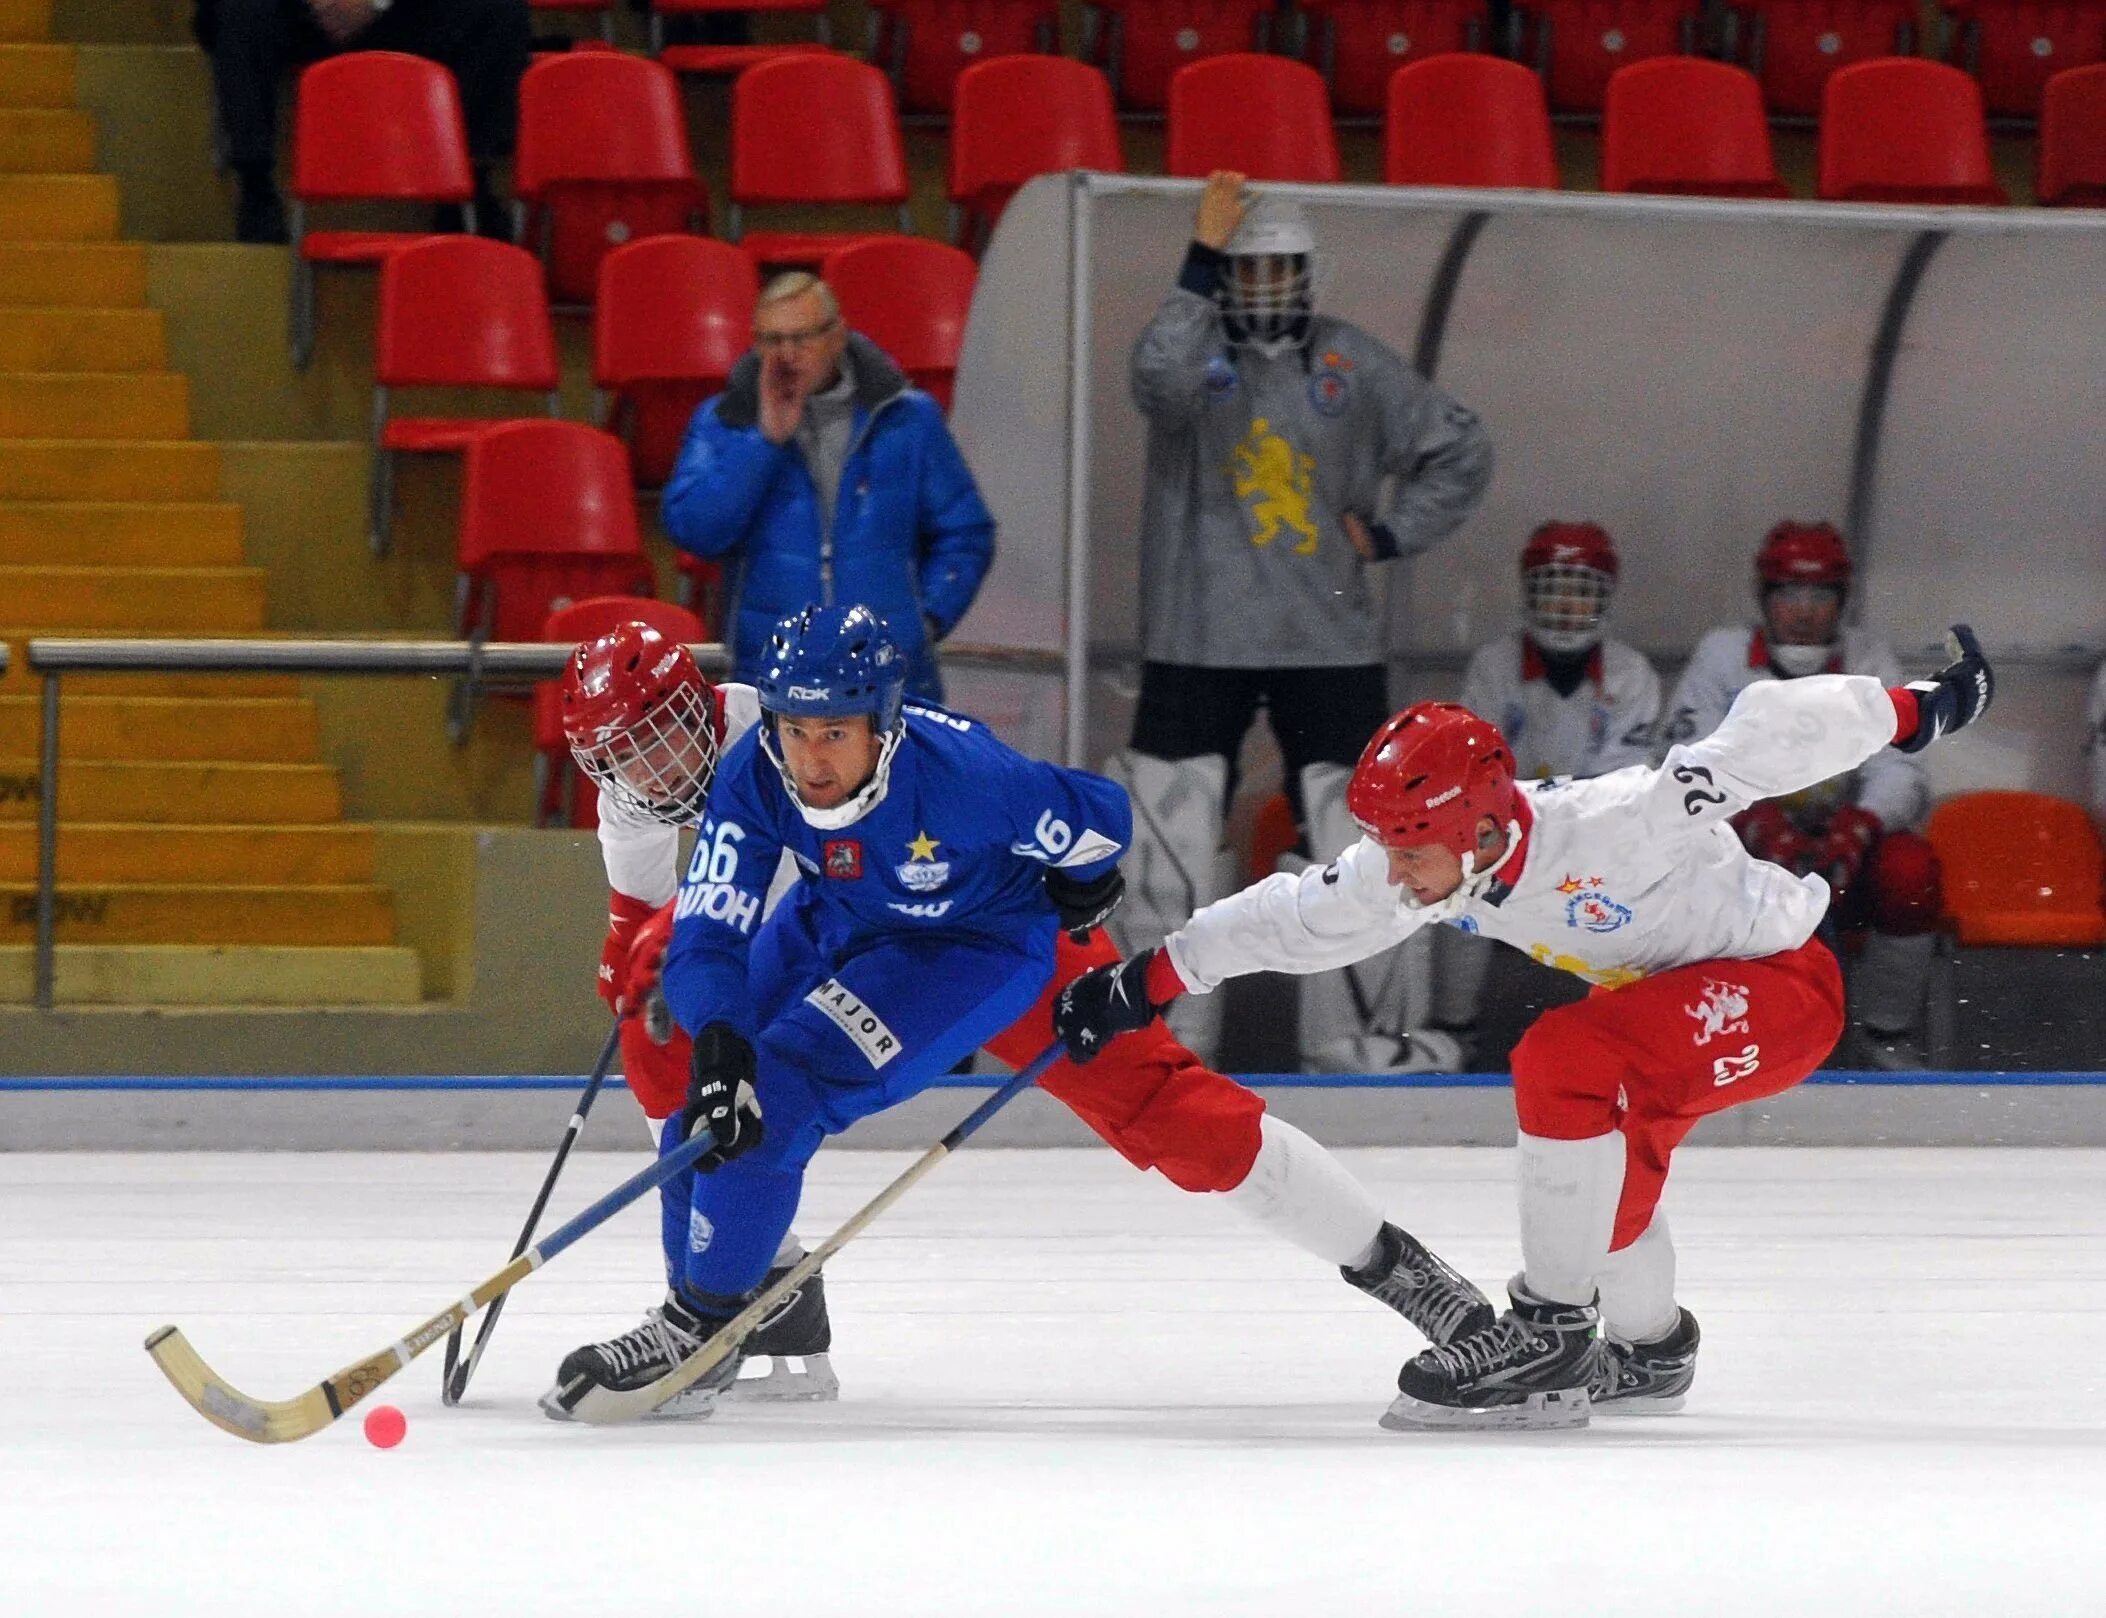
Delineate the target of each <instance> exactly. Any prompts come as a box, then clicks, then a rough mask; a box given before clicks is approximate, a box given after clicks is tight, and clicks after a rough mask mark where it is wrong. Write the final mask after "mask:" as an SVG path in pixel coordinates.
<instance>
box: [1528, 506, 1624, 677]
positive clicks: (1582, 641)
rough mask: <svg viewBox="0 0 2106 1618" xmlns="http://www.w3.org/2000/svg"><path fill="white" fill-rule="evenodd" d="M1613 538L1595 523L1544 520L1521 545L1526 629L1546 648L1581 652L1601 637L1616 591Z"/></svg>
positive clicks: (1547, 650)
mask: <svg viewBox="0 0 2106 1618" xmlns="http://www.w3.org/2000/svg"><path fill="white" fill-rule="evenodd" d="M1616 572H1617V564H1616V542H1615V541H1614V540H1612V539H1610V538H1609V531H1608V530H1607V529H1606V528H1603V527H1602V526H1601V525H1600V524H1599V523H1591V522H1547V523H1545V524H1543V526H1542V527H1540V528H1538V529H1537V530H1536V531H1535V532H1534V533H1533V534H1530V535H1529V536H1528V543H1527V544H1526V545H1524V546H1523V547H1522V548H1521V601H1522V605H1523V606H1524V608H1525V609H1526V610H1527V614H1528V633H1529V636H1530V638H1531V639H1533V640H1534V641H1535V643H1536V644H1537V645H1538V646H1540V647H1542V648H1543V650H1545V651H1546V652H1567V653H1574V652H1584V651H1586V650H1587V649H1588V648H1589V647H1590V646H1592V645H1594V643H1595V642H1596V641H1598V640H1600V639H1601V621H1602V618H1603V617H1604V616H1605V615H1606V614H1607V613H1608V610H1609V598H1610V597H1611V596H1612V595H1614V594H1615V593H1616Z"/></svg>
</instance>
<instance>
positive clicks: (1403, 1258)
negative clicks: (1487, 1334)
mask: <svg viewBox="0 0 2106 1618" xmlns="http://www.w3.org/2000/svg"><path fill="white" fill-rule="evenodd" d="M1338 1273H1339V1274H1340V1275H1342V1276H1344V1277H1345V1278H1346V1280H1347V1282H1348V1283H1350V1284H1351V1285H1353V1286H1355V1287H1357V1288H1359V1289H1360V1290H1361V1291H1362V1292H1365V1293H1366V1294H1367V1295H1368V1296H1369V1297H1370V1298H1375V1299H1378V1300H1379V1301H1381V1302H1383V1303H1386V1304H1388V1305H1389V1306H1390V1308H1392V1309H1394V1310H1396V1312H1397V1313H1398V1314H1400V1315H1402V1316H1403V1317H1404V1318H1405V1319H1406V1320H1408V1321H1410V1322H1411V1323H1412V1324H1413V1325H1414V1326H1416V1327H1418V1329H1419V1330H1420V1331H1421V1332H1423V1333H1425V1336H1426V1340H1427V1341H1428V1342H1430V1343H1452V1342H1454V1341H1455V1339H1456V1338H1458V1337H1466V1336H1468V1335H1470V1334H1471V1333H1473V1332H1480V1331H1483V1330H1485V1329H1486V1328H1487V1327H1489V1326H1490V1325H1491V1324H1492V1320H1493V1314H1492V1303H1491V1300H1490V1299H1489V1298H1487V1297H1486V1296H1485V1295H1484V1294H1483V1293H1482V1292H1479V1291H1478V1290H1477V1288H1476V1287H1475V1286H1473V1285H1472V1284H1471V1282H1470V1280H1469V1278H1468V1277H1467V1276H1465V1275H1463V1274H1462V1273H1461V1272H1460V1271H1458V1270H1456V1269H1454V1268H1453V1267H1451V1266H1450V1265H1449V1264H1448V1263H1447V1262H1446V1261H1445V1260H1443V1259H1441V1258H1439V1257H1437V1256H1436V1255H1435V1254H1434V1253H1432V1252H1431V1251H1429V1250H1428V1249H1427V1248H1426V1247H1425V1246H1424V1245H1423V1244H1422V1243H1421V1242H1420V1241H1419V1239H1418V1238H1417V1237H1416V1236H1413V1235H1412V1234H1411V1232H1409V1231H1407V1230H1399V1229H1398V1228H1397V1227H1396V1226H1395V1225H1392V1224H1388V1223H1385V1224H1384V1225H1383V1227H1382V1229H1381V1232H1380V1233H1379V1234H1378V1235H1377V1236H1376V1238H1375V1256H1374V1258H1373V1260H1372V1261H1370V1262H1369V1263H1368V1265H1367V1266H1366V1268H1364V1269H1358V1270H1355V1269H1348V1268H1345V1267H1341V1268H1340V1269H1339V1272H1338Z"/></svg>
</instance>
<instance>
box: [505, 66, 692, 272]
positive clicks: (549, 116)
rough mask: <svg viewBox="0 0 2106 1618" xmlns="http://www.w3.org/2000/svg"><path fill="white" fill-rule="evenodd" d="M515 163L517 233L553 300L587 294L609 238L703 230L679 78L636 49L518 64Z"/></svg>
mask: <svg viewBox="0 0 2106 1618" xmlns="http://www.w3.org/2000/svg"><path fill="white" fill-rule="evenodd" d="M513 172H514V183H515V185H516V187H517V190H518V192H519V199H520V201H521V203H522V204H523V205H524V208H523V213H524V221H523V222H524V224H525V227H526V228H525V231H524V233H523V234H522V236H521V238H520V239H521V240H522V241H523V242H524V243H526V244H527V245H528V246H530V247H532V248H534V249H536V250H537V251H539V253H540V254H541V260H542V263H543V264H544V265H546V266H547V270H548V281H549V291H550V293H551V295H552V296H553V297H554V298H555V300H556V301H557V302H558V303H565V304H585V303H590V302H591V301H592V296H593V289H594V285H595V283H596V281H597V280H598V277H599V269H600V260H601V259H603V258H604V257H606V255H607V252H608V250H609V249H610V248H613V247H619V246H621V245H622V244H623V243H624V242H629V241H636V240H640V239H641V238H643V237H646V236H662V235H666V234H668V233H669V232H676V231H687V230H707V229H708V228H709V193H708V192H707V191H706V190H705V189H704V188H703V185H702V182H701V181H700V180H698V179H697V178H696V177H695V165H694V159H693V158H692V157H691V156H690V155H689V153H688V146H687V117H686V113H685V111H684V110H683V108H682V107H681V104H680V81H679V80H678V79H676V78H675V77H674V76H673V73H672V71H671V70H670V69H669V68H665V67H662V66H660V65H659V64H658V63H656V62H652V61H647V60H645V59H644V58H642V57H638V56H625V55H623V54H622V53H620V52H618V51H580V52H576V53H572V54H567V55H563V56H552V57H549V58H547V59H546V60H543V61H539V62H536V63H535V64H534V65H533V66H532V67H530V68H528V69H527V71H526V76H525V78H524V79H522V80H521V81H520V85H519V151H518V155H517V157H516V159H515V162H514V168H513Z"/></svg>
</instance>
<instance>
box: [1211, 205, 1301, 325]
mask: <svg viewBox="0 0 2106 1618" xmlns="http://www.w3.org/2000/svg"><path fill="white" fill-rule="evenodd" d="M1225 251H1226V253H1227V255H1228V262H1227V263H1226V264H1225V265H1224V266H1223V267H1222V276H1221V314H1222V320H1223V323H1224V325H1225V326H1226V327H1227V329H1228V339H1229V342H1230V343H1231V344H1232V345H1234V346H1236V347H1238V348H1252V349H1256V350H1257V351H1258V352H1259V353H1261V354H1265V355H1267V356H1268V357H1270V356H1273V355H1277V354H1283V353H1286V352H1288V351H1289V350H1290V349H1295V348H1299V347H1301V346H1302V345H1303V344H1305V343H1306V342H1308V340H1309V318H1310V316H1311V315H1312V314H1313V313H1314V312H1315V306H1316V270H1317V265H1316V237H1315V235H1314V234H1313V233H1312V232H1311V231H1310V229H1309V220H1308V217H1307V216H1306V215H1305V214H1303V212H1302V210H1301V208H1300V206H1299V205H1298V204H1296V203H1293V202H1288V201H1285V200H1284V199H1281V198H1276V197H1260V198H1259V199H1258V200H1257V201H1256V202H1254V203H1252V204H1251V206H1250V210H1249V212H1247V213H1246V214H1245V215H1244V216H1243V223H1242V224H1240V225H1239V226H1237V227H1236V234H1235V235H1234V236H1232V237H1231V238H1229V244H1228V247H1227V248H1226V249H1225Z"/></svg>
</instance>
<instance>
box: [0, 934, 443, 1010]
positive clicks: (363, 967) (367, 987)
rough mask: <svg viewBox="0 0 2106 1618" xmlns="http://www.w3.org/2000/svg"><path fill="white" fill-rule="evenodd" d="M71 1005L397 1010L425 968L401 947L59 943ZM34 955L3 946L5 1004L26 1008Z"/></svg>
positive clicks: (0, 997) (410, 999) (60, 995)
mask: <svg viewBox="0 0 2106 1618" xmlns="http://www.w3.org/2000/svg"><path fill="white" fill-rule="evenodd" d="M57 953H58V960H57V962H56V966H57V982H56V985H55V987H56V989H57V995H56V998H57V1001H58V1003H59V1004H60V1005H66V1006H83V1005H86V1006H112V1005H117V1006H393V1005H415V1004H417V1003H418V1001H420V1000H421V999H422V998H423V988H424V985H423V976H424V972H423V966H422V964H421V963H420V962H419V960H418V958H417V952H416V951H415V950H413V949H405V948H403V947H401V946H399V945H384V944H366V945H355V944H353V945H334V946H324V945H315V944H308V945H298V944H283V945H254V944H248V945H243V944H61V945H60V946H59V948H58V952H57ZM34 981H35V960H34V954H33V952H32V951H31V950H30V949H29V948H28V947H27V946H25V945H20V944H15V945H9V946H7V947H6V948H4V949H0V1004H5V1003H12V1004H16V1005H24V1004H27V1003H28V1001H29V998H30V991H31V988H32V985H33V984H34Z"/></svg>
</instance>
